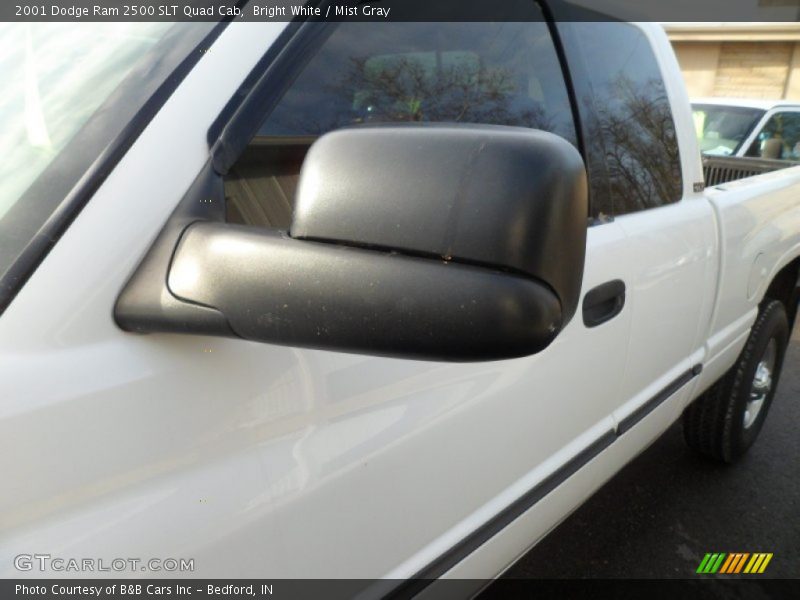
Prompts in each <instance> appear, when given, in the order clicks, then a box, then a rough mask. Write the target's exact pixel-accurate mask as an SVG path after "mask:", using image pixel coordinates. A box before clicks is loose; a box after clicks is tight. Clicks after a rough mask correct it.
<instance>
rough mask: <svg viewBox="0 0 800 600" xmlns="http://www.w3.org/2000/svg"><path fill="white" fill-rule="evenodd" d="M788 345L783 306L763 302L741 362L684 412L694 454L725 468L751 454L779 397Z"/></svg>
mask: <svg viewBox="0 0 800 600" xmlns="http://www.w3.org/2000/svg"><path fill="white" fill-rule="evenodd" d="M788 342H789V321H788V319H787V317H786V310H785V308H784V306H783V304H782V303H780V302H778V301H776V300H767V301H765V302H764V304H762V306H761V309H760V310H759V313H758V318H757V319H756V322H755V324H754V325H753V329H752V330H751V332H750V337H748V338H747V343H746V344H745V347H744V350H743V351H742V354H741V355H740V356H739V360H738V361H737V362H736V364H735V365H734V366H733V368H732V369H731V370H730V371H728V373H726V374H725V375H724V376H723V377H722V379H720V380H719V381H718V382H717V383H715V384H714V385H713V386H712V387H711V389H709V390H708V391H707V392H705V393H704V394H703V395H702V396H700V397H699V398H698V399H697V400H695V401H694V402H693V403H692V404H690V405H689V406H688V407H687V408H686V410H685V411H684V413H683V434H684V438H685V439H686V442H687V443H688V444H689V446H690V447H691V448H693V449H694V450H696V451H697V452H699V453H700V454H702V455H704V456H707V457H709V458H713V459H715V460H719V461H722V462H726V463H731V462H734V461H735V460H736V459H737V458H739V457H740V456H741V455H742V454H744V453H745V452H746V451H747V449H748V448H750V446H751V445H752V444H753V442H754V441H755V440H756V437H758V433H759V432H760V431H761V427H762V426H763V424H764V419H765V418H766V416H767V411H768V410H769V406H770V404H771V403H772V398H773V397H774V395H775V389H776V388H777V386H778V379H779V377H780V372H781V366H782V365H783V357H784V355H785V353H786V346H787V344H788Z"/></svg>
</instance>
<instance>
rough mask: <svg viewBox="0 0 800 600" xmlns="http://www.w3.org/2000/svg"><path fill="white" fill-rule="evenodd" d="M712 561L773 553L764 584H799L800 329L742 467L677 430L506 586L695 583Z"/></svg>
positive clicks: (517, 568) (534, 553)
mask: <svg viewBox="0 0 800 600" xmlns="http://www.w3.org/2000/svg"><path fill="white" fill-rule="evenodd" d="M707 552H750V553H753V552H772V553H773V554H774V556H773V558H772V561H771V562H770V564H769V566H768V567H767V570H766V571H765V573H764V575H763V576H764V577H767V576H768V577H773V578H800V324H798V326H797V327H796V328H795V330H794V333H793V336H792V342H791V345H790V347H789V350H788V352H787V355H786V360H785V363H784V369H783V374H782V376H781V381H780V385H779V387H778V392H777V393H776V396H775V399H774V401H773V404H772V407H771V409H770V412H769V414H768V415H767V419H766V421H765V423H764V427H763V429H762V430H761V434H760V436H759V438H758V439H757V440H756V442H755V444H754V445H753V446H752V448H750V451H749V452H748V453H747V454H746V455H745V456H744V457H743V458H742V459H741V460H740V461H739V462H738V463H736V464H734V465H731V466H725V465H718V464H715V463H712V462H708V461H706V460H704V459H702V458H700V457H698V456H697V455H695V454H693V453H692V452H691V451H690V450H689V449H688V447H687V446H686V445H685V443H684V441H683V434H682V432H681V425H680V423H676V424H675V425H674V426H673V427H672V428H670V429H669V430H668V431H667V432H666V433H665V434H664V435H662V436H661V437H660V438H659V439H658V440H657V441H656V442H655V443H654V444H653V445H652V446H650V448H648V449H647V450H646V451H645V452H644V453H642V454H641V455H640V456H639V457H637V458H636V459H635V460H634V461H633V462H631V463H629V464H628V465H627V466H626V467H625V468H624V469H623V470H622V471H620V472H619V473H618V474H617V475H616V476H615V477H614V478H613V479H612V480H610V481H609V482H608V483H607V484H606V485H605V486H603V487H602V488H601V489H600V490H599V491H598V492H597V493H596V494H595V495H594V496H592V498H590V499H589V500H588V501H587V502H586V503H585V504H584V505H583V506H581V507H580V508H579V509H578V510H577V511H576V512H574V513H573V514H572V515H571V516H570V517H569V518H567V520H566V521H564V522H563V523H562V524H561V525H559V526H558V527H557V528H556V529H555V530H553V531H552V532H551V533H550V534H549V535H548V536H547V537H546V538H545V539H544V540H542V541H541V542H540V543H539V544H538V545H537V546H536V547H534V548H533V549H532V550H531V551H530V552H528V554H526V555H525V556H524V557H523V558H522V559H521V560H520V561H519V562H518V563H517V564H516V565H514V566H513V567H512V568H511V569H510V570H509V571H508V572H507V573H506V575H505V576H504V577H506V578H537V579H538V578H687V577H696V575H695V571H696V569H697V567H698V565H699V564H700V561H701V560H702V559H703V556H704V555H705V553H707Z"/></svg>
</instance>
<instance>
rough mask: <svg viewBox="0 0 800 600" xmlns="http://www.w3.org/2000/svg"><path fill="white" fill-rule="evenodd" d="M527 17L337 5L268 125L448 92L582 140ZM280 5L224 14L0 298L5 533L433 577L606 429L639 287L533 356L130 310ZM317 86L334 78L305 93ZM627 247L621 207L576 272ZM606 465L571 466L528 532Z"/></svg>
mask: <svg viewBox="0 0 800 600" xmlns="http://www.w3.org/2000/svg"><path fill="white" fill-rule="evenodd" d="M530 6H531V7H532V9H533V8H534V7H535V4H533V3H531V5H530ZM522 21H538V22H515V23H489V24H478V23H463V24H419V23H391V24H385V25H381V24H376V23H370V24H358V23H352V24H351V23H348V24H343V25H341V26H340V27H338V28H337V29H336V30H335V31H334V32H333V33H332V35H330V37H329V38H328V40H327V41H326V42H325V44H323V46H322V47H321V50H320V51H319V53H318V54H317V55H316V56H314V57H311V58H310V60H309V62H308V66H307V69H305V70H302V71H301V72H300V73H299V74H298V76H297V78H296V80H295V84H294V85H295V87H293V88H290V89H289V90H288V91H287V93H286V94H285V95H284V100H283V101H282V104H281V106H280V107H279V108H278V109H276V111H275V112H274V113H273V115H283V117H285V118H284V119H283V120H282V121H280V122H277V121H275V120H273V121H272V124H273V125H275V126H276V127H278V126H280V127H284V129H283V130H282V131H281V130H279V131H275V132H273V133H275V134H281V133H283V134H292V132H291V131H287V128H289V127H291V126H296V125H297V124H298V123H299V126H300V127H302V128H306V127H310V126H312V122H311V121H310V120H308V119H310V118H311V116H312V115H314V114H316V115H317V116H319V117H327V116H334V117H336V118H337V119H339V118H340V117H347V119H352V118H359V119H363V120H369V119H368V117H369V114H370V113H373V114H375V111H377V110H378V109H383V110H385V111H386V114H402V115H405V116H408V115H409V112H408V111H411V116H421V118H428V117H430V118H433V117H434V116H436V115H439V118H440V119H442V120H446V119H448V118H452V116H451V114H450V112H448V111H452V109H453V106H455V104H452V103H451V104H450V105H448V102H447V97H448V96H447V94H448V93H451V92H452V96H451V98H452V101H453V102H456V101H457V102H458V104H457V106H458V110H459V111H462V110H467V109H468V110H471V111H473V112H472V113H470V115H471V116H470V119H473V120H477V121H479V122H490V123H500V124H516V125H525V124H527V126H531V127H537V126H538V127H547V128H549V129H550V130H551V131H555V132H557V133H559V134H561V135H563V136H564V137H566V138H567V139H571V140H574V139H575V134H574V130H572V128H573V124H572V117H571V113H570V110H569V105H570V103H569V100H568V97H567V91H566V86H565V84H564V81H563V79H562V71H561V68H560V66H559V63H558V58H557V55H556V52H555V50H554V47H553V42H552V40H551V38H550V34H549V32H548V28H547V26H546V24H545V23H544V22H542V18H541V14H535V15H532V18H530V19H523V20H522ZM279 29H280V27H279V26H276V25H268V24H264V25H254V24H231V25H229V26H228V27H227V29H225V30H224V31H223V33H222V34H221V36H220V38H219V39H218V41H216V42H215V43H214V45H213V47H212V50H211V51H209V52H206V53H205V54H204V56H203V58H202V59H201V60H200V61H199V63H198V64H197V66H196V67H195V68H194V69H193V70H192V71H191V72H190V73H189V74H188V76H187V77H186V79H185V80H184V82H183V83H182V84H181V85H180V87H179V88H178V89H177V90H176V91H175V92H174V93H173V94H172V95H171V97H170V98H169V99H168V100H167V101H166V103H165V104H164V105H163V107H162V108H161V109H160V110H159V111H158V113H157V114H156V115H155V116H154V117H153V118H152V120H151V121H150V123H149V125H148V126H147V128H146V129H145V130H144V131H143V132H142V134H141V135H140V136H139V138H138V139H137V140H136V142H135V143H134V144H133V146H132V147H131V148H130V150H129V151H128V152H127V153H126V154H125V155H124V157H122V158H121V159H120V160H119V161H118V162H116V163H115V164H113V171H112V172H111V174H110V175H109V176H108V177H107V178H106V179H105V181H104V182H103V184H102V186H101V187H100V188H99V189H98V190H97V192H96V193H94V195H93V196H92V198H91V201H90V202H89V203H88V205H87V206H86V207H85V208H84V209H83V210H82V211H81V212H80V213H79V214H77V216H76V217H75V220H74V221H73V222H72V224H71V226H70V227H69V229H67V230H66V232H65V233H64V234H63V236H62V237H61V239H60V240H59V241H58V243H57V244H56V245H55V247H54V248H53V249H52V250H51V251H50V252H49V254H47V256H46V257H45V258H44V259H43V260H42V262H41V264H40V265H39V266H38V268H37V269H36V270H35V272H33V274H32V275H31V276H30V279H29V280H28V281H27V283H26V285H25V286H24V287H23V288H22V289H21V291H20V292H19V293H18V294H17V296H16V298H15V299H14V301H13V302H12V303H11V304H10V306H9V307H8V308H7V310H6V311H5V313H4V314H3V315H2V316H1V317H0V439H2V440H3V445H4V448H7V449H8V450H9V451H7V452H2V453H0V473H2V476H3V490H4V493H3V494H2V495H0V515H2V516H0V555H2V556H13V555H15V554H17V553H20V552H24V551H27V549H30V551H31V552H38V553H50V554H52V555H53V556H61V557H66V558H69V557H95V558H103V559H104V560H105V561H106V563H107V564H110V562H111V560H112V559H114V558H117V557H136V558H139V559H141V560H142V561H145V562H143V563H140V566H143V567H147V568H150V567H149V563H148V562H146V561H148V560H149V559H164V558H176V559H192V561H193V562H192V569H193V570H192V574H193V575H194V576H202V577H243V576H250V577H253V576H258V577H288V578H292V577H310V576H313V577H378V576H383V575H392V576H395V577H407V576H410V575H413V574H414V573H424V574H426V575H428V576H434V575H438V574H441V571H442V570H446V569H447V568H449V566H452V564H454V561H456V560H457V559H458V556H459V555H458V553H453V549H454V548H456V549H458V550H459V551H460V552H462V553H463V552H468V551H469V550H470V549H471V548H470V546H469V544H474V543H476V542H475V541H476V540H477V542H480V541H481V540H482V539H483V540H485V539H487V538H488V537H491V535H492V534H493V529H492V527H494V526H495V525H496V523H497V521H496V520H495V521H493V519H494V518H495V517H497V516H498V515H501V514H503V515H505V517H508V518H512V519H513V517H514V516H515V515H518V514H520V513H521V511H524V510H526V509H527V508H529V506H530V504H533V503H535V501H536V499H537V497H538V496H537V494H538V495H539V496H541V495H543V494H545V493H547V492H548V491H549V490H550V489H552V486H551V484H553V483H555V484H556V485H557V484H558V483H559V482H560V481H563V480H564V479H566V478H567V477H569V476H570V475H571V474H572V473H574V472H575V470H576V469H578V468H580V467H581V466H583V465H584V464H585V463H586V462H587V461H589V460H591V458H592V457H593V456H594V455H596V453H597V452H599V451H601V450H602V448H604V447H605V445H606V444H608V443H610V441H611V439H613V420H612V417H611V413H612V411H613V410H614V408H615V406H616V404H617V398H618V397H619V395H620V392H621V384H622V374H623V371H624V366H625V356H626V351H627V343H628V336H629V332H630V325H631V316H632V312H631V311H630V310H627V309H626V310H623V311H622V312H621V313H619V314H617V315H616V316H614V318H613V319H610V320H608V321H607V322H605V323H604V325H603V326H602V327H593V328H588V327H586V326H585V325H584V323H583V319H582V317H581V314H580V312H579V313H578V314H577V315H576V316H575V317H574V318H573V320H572V321H571V322H570V323H569V325H568V326H567V327H566V329H565V330H564V331H563V332H562V333H561V334H560V336H559V337H558V338H557V339H556V341H555V342H554V343H553V344H552V345H551V346H550V347H549V348H548V349H547V350H545V351H544V352H542V353H541V354H539V355H536V356H533V357H527V358H521V359H515V360H506V361H499V362H489V363H472V364H448V363H437V362H426V361H411V360H400V359H387V358H375V357H369V356H360V355H350V354H342V353H333V352H324V351H314V350H301V349H296V348H286V347H278V346H271V345H268V344H257V343H252V342H247V341H242V340H237V339H227V338H212V337H192V336H182V335H175V334H152V335H144V336H141V335H134V334H130V333H126V332H123V331H121V330H120V329H119V328H118V327H117V326H116V325H115V323H114V320H113V318H112V311H113V307H114V304H115V301H116V299H117V296H118V294H119V293H120V290H122V289H123V286H124V285H125V283H126V281H127V279H128V278H129V276H130V274H131V273H132V272H133V270H134V269H135V267H136V265H137V263H138V261H139V260H140V258H141V257H142V256H143V255H144V254H145V252H146V251H147V249H148V247H149V246H150V243H151V241H152V240H153V238H154V237H155V236H156V234H157V233H158V232H159V230H160V229H161V227H162V226H163V224H164V223H165V222H166V220H167V218H168V216H169V214H170V212H171V211H172V209H173V208H174V207H175V205H176V203H177V202H178V200H179V199H180V198H181V196H182V195H183V193H184V192H185V190H186V189H187V188H188V187H189V185H190V184H191V182H192V181H193V179H194V177H195V176H196V175H197V173H198V172H199V171H200V169H201V167H202V165H203V164H204V163H205V162H206V160H207V158H208V153H209V149H208V144H207V132H208V131H209V128H210V127H211V126H212V123H213V122H214V121H215V120H216V119H217V117H218V115H219V114H220V113H221V111H222V109H223V106H224V105H225V104H226V102H227V101H228V99H229V98H230V97H231V96H232V95H233V94H234V91H235V90H236V87H237V86H238V85H239V84H240V83H241V81H242V80H243V79H244V77H245V75H246V73H247V72H248V71H249V70H250V69H251V68H252V67H253V66H254V65H255V64H256V62H257V60H258V59H259V58H260V56H261V55H262V54H263V52H264V51H265V50H266V48H267V46H268V45H269V44H270V43H272V41H274V40H275V39H276V37H277V35H278V33H279ZM320 57H322V58H324V60H323V61H319V58H320ZM358 61H361V63H360V64H362V65H369V66H368V67H367V68H366V70H365V71H364V72H365V73H367V74H370V73H373V74H374V73H383V74H384V75H385V74H386V73H387V72H388V73H390V72H392V69H395V70H396V69H397V66H398V65H406V66H407V67H408V68H411V69H413V70H414V71H415V72H418V74H419V75H420V77H419V78H416V79H415V81H418V82H422V83H424V82H426V81H427V82H429V83H430V84H431V85H432V87H431V88H430V89H428V90H426V89H424V88H421V89H418V90H416V91H415V95H414V96H413V98H411V100H413V102H412V101H411V100H409V98H406V102H404V103H397V102H396V100H397V99H396V98H391V97H388V98H387V97H384V98H378V99H377V100H375V99H372V100H370V98H369V95H368V94H365V93H363V92H364V91H365V88H363V87H360V86H359V85H356V86H354V87H346V86H345V87H344V88H343V87H342V85H343V82H346V81H347V80H346V78H343V77H342V76H344V75H347V72H346V71H345V69H347V68H349V66H351V65H353V64H357V63H358ZM370 61H371V62H370ZM434 66H436V67H437V68H439V69H441V68H442V67H443V66H444V67H446V68H445V69H444V70H440V71H439V72H434V71H432V68H433V67H434ZM476 68H480V69H488V71H487V72H486V73H484V75H487V76H488V75H489V74H491V75H492V78H497V77H502V79H503V82H502V85H499V86H497V89H493V90H490V92H491V93H487V94H485V95H481V94H478V95H477V97H476V98H475V99H474V102H475V103H474V104H473V105H471V106H468V107H467V108H466V109H465V106H464V102H463V101H464V97H463V96H459V93H462V94H463V93H464V90H466V92H469V93H472V92H473V91H475V88H474V87H473V86H469V85H467V86H463V85H462V86H460V89H461V92H459V91H458V89H456V88H458V87H459V85H458V84H459V83H464V79H463V77H462V76H461V75H459V73H462V72H463V74H464V75H463V76H464V77H467V80H469V81H474V76H475V74H476V73H475V72H474V71H475V69H476ZM448 73H449V75H448ZM448 77H450V78H451V79H448ZM459 77H462V78H461V79H459ZM490 79H491V78H490ZM362 83H363V82H362ZM443 85H444V86H445V89H444V92H447V93H444V92H443V90H442V86H443ZM303 86H306V87H303ZM313 86H318V87H317V88H314V87H313ZM448 86H450V87H448ZM315 89H316V90H317V93H318V94H321V95H323V96H324V95H325V94H336V96H331V97H330V98H327V100H328V101H329V102H328V103H326V101H325V98H315V99H314V102H313V103H312V104H311V105H310V106H309V105H306V104H304V101H308V100H309V96H308V94H309V93H314V90H315ZM292 90H298V91H299V92H300V93H298V94H297V95H293V92H292ZM432 90H433V91H435V92H436V94H437V95H436V96H435V97H432V96H430V95H426V94H431V93H432ZM366 91H369V90H366ZM477 91H478V92H480V89H478V90H477ZM342 93H344V94H345V98H344V100H343V98H342V96H341V94H342ZM498 94H499V96H498ZM498 97H499V98H500V103H499V104H492V103H491V102H489V100H490V99H494V100H496V99H497V98H498ZM494 100H493V101H494ZM381 103H382V104H381ZM343 105H344V106H345V107H346V108H347V111H346V112H345V113H342V114H333V113H331V114H326V111H325V108H326V107H329V106H330V107H333V108H337V107H340V106H343ZM437 111H439V112H437ZM298 119H299V121H298ZM332 124H333V125H334V126H339V125H343V124H345V123H342V122H340V121H333V122H332ZM256 127H257V124H256ZM255 176H256V177H257V174H255ZM272 183H275V182H272ZM286 189H288V188H286ZM487 201H488V199H487ZM244 212H247V211H246V210H245V211H244ZM242 214H243V213H242V212H239V218H244V217H243V216H242ZM253 226H255V225H253ZM628 255H629V248H628V241H627V239H626V236H625V234H624V232H623V229H622V227H621V226H620V225H619V224H617V223H609V224H606V225H604V226H603V227H597V228H592V229H591V230H590V232H589V240H588V248H587V260H586V270H585V278H584V290H589V289H593V288H595V287H597V286H599V285H600V284H603V283H606V282H608V281H612V280H615V279H618V278H620V265H625V264H627V263H628V262H629V258H627V257H628ZM610 473H611V471H609V470H604V471H603V472H594V473H592V475H591V477H590V478H589V479H590V480H591V481H592V482H593V483H592V484H591V485H590V484H589V483H586V481H582V482H581V484H580V485H579V486H573V487H571V488H570V491H569V493H568V494H567V495H566V496H565V497H563V499H562V500H563V501H562V502H561V503H560V505H559V506H558V508H557V510H555V511H554V510H553V509H552V507H551V508H550V509H549V512H546V513H543V514H542V518H541V519H539V520H538V521H537V522H536V526H535V529H534V530H531V531H530V532H529V533H528V534H526V536H524V539H521V540H519V542H518V544H519V548H518V549H517V551H522V550H523V549H524V546H525V545H527V544H529V543H531V542H532V541H534V540H535V539H536V538H537V537H538V536H541V535H543V534H544V533H545V532H546V531H548V530H549V529H550V528H551V527H552V526H553V525H554V524H555V522H556V521H557V520H558V519H559V518H562V517H563V516H565V515H566V514H567V513H568V512H569V511H570V510H572V509H573V508H574V507H575V506H576V505H577V504H578V503H580V502H581V501H582V500H583V499H584V496H585V494H586V493H588V491H589V490H590V489H591V487H592V485H597V484H598V482H599V481H602V480H603V479H604V478H606V477H608V476H609V475H610ZM553 476H555V479H553V478H552V477H553ZM548 477H551V479H547V478H548ZM559 478H560V479H559ZM540 491H541V493H540ZM520 498H529V502H528V504H525V503H523V504H519V503H517V504H514V503H515V501H517V500H519V499H520ZM504 511H505V512H504ZM509 511H510V512H509ZM475 532H478V534H479V535H478V536H477V537H473V538H472V541H470V539H469V537H468V536H470V535H471V534H474V533H475ZM462 555H463V554H462ZM430 565H436V566H435V567H431V568H429V566H430ZM128 569H129V568H128V567H126V568H125V569H123V570H122V571H121V572H120V573H116V572H115V573H110V574H112V575H117V574H123V575H128V576H131V575H133V574H134V573H133V572H131V571H130V570H128ZM136 569H139V567H136ZM0 572H2V573H3V574H4V575H5V576H26V575H33V576H37V575H41V573H37V572H36V571H32V572H18V571H16V570H14V568H13V566H12V563H11V561H9V562H7V563H4V564H3V565H1V566H0ZM136 574H138V571H137V573H136Z"/></svg>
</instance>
